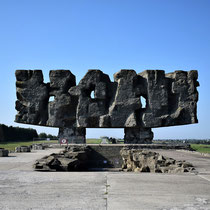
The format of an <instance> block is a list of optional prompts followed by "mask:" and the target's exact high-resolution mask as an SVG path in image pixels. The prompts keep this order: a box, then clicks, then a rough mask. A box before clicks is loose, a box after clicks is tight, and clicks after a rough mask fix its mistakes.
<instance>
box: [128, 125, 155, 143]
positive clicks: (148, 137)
mask: <svg viewBox="0 0 210 210" xmlns="http://www.w3.org/2000/svg"><path fill="white" fill-rule="evenodd" d="M124 133H125V135H124V143H125V144H150V143H152V139H153V132H152V129H151V128H124Z"/></svg>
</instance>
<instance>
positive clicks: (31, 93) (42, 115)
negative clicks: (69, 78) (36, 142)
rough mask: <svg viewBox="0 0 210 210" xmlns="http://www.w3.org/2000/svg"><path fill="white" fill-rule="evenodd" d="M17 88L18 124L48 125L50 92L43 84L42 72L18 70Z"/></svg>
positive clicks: (16, 73)
mask: <svg viewBox="0 0 210 210" xmlns="http://www.w3.org/2000/svg"><path fill="white" fill-rule="evenodd" d="M15 75H16V79H17V81H16V88H17V99H18V100H17V101H16V107H15V108H16V109H17V111H18V114H17V115H16V119H15V121H16V122H20V123H26V124H34V125H46V122H47V119H48V108H47V106H48V99H49V91H48V87H47V84H44V83H43V75H42V71H41V70H34V71H30V70H17V71H16V72H15Z"/></svg>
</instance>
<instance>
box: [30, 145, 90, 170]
mask: <svg viewBox="0 0 210 210" xmlns="http://www.w3.org/2000/svg"><path fill="white" fill-rule="evenodd" d="M89 152H90V150H89V148H88V147H86V146H80V147H77V146H71V147H68V148H66V149H65V150H64V151H62V152H61V153H59V154H51V155H50V156H45V157H43V158H42V159H39V160H37V161H36V162H35V164H34V166H33V167H34V169H35V170H41V171H81V170H87V162H88V154H89Z"/></svg>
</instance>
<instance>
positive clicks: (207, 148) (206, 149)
mask: <svg viewBox="0 0 210 210" xmlns="http://www.w3.org/2000/svg"><path fill="white" fill-rule="evenodd" d="M190 146H191V147H192V148H193V149H194V150H196V151H197V152H201V153H210V145H207V144H191V145H190Z"/></svg>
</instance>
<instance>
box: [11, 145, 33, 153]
mask: <svg viewBox="0 0 210 210" xmlns="http://www.w3.org/2000/svg"><path fill="white" fill-rule="evenodd" d="M15 152H31V147H30V146H19V147H15Z"/></svg>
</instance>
